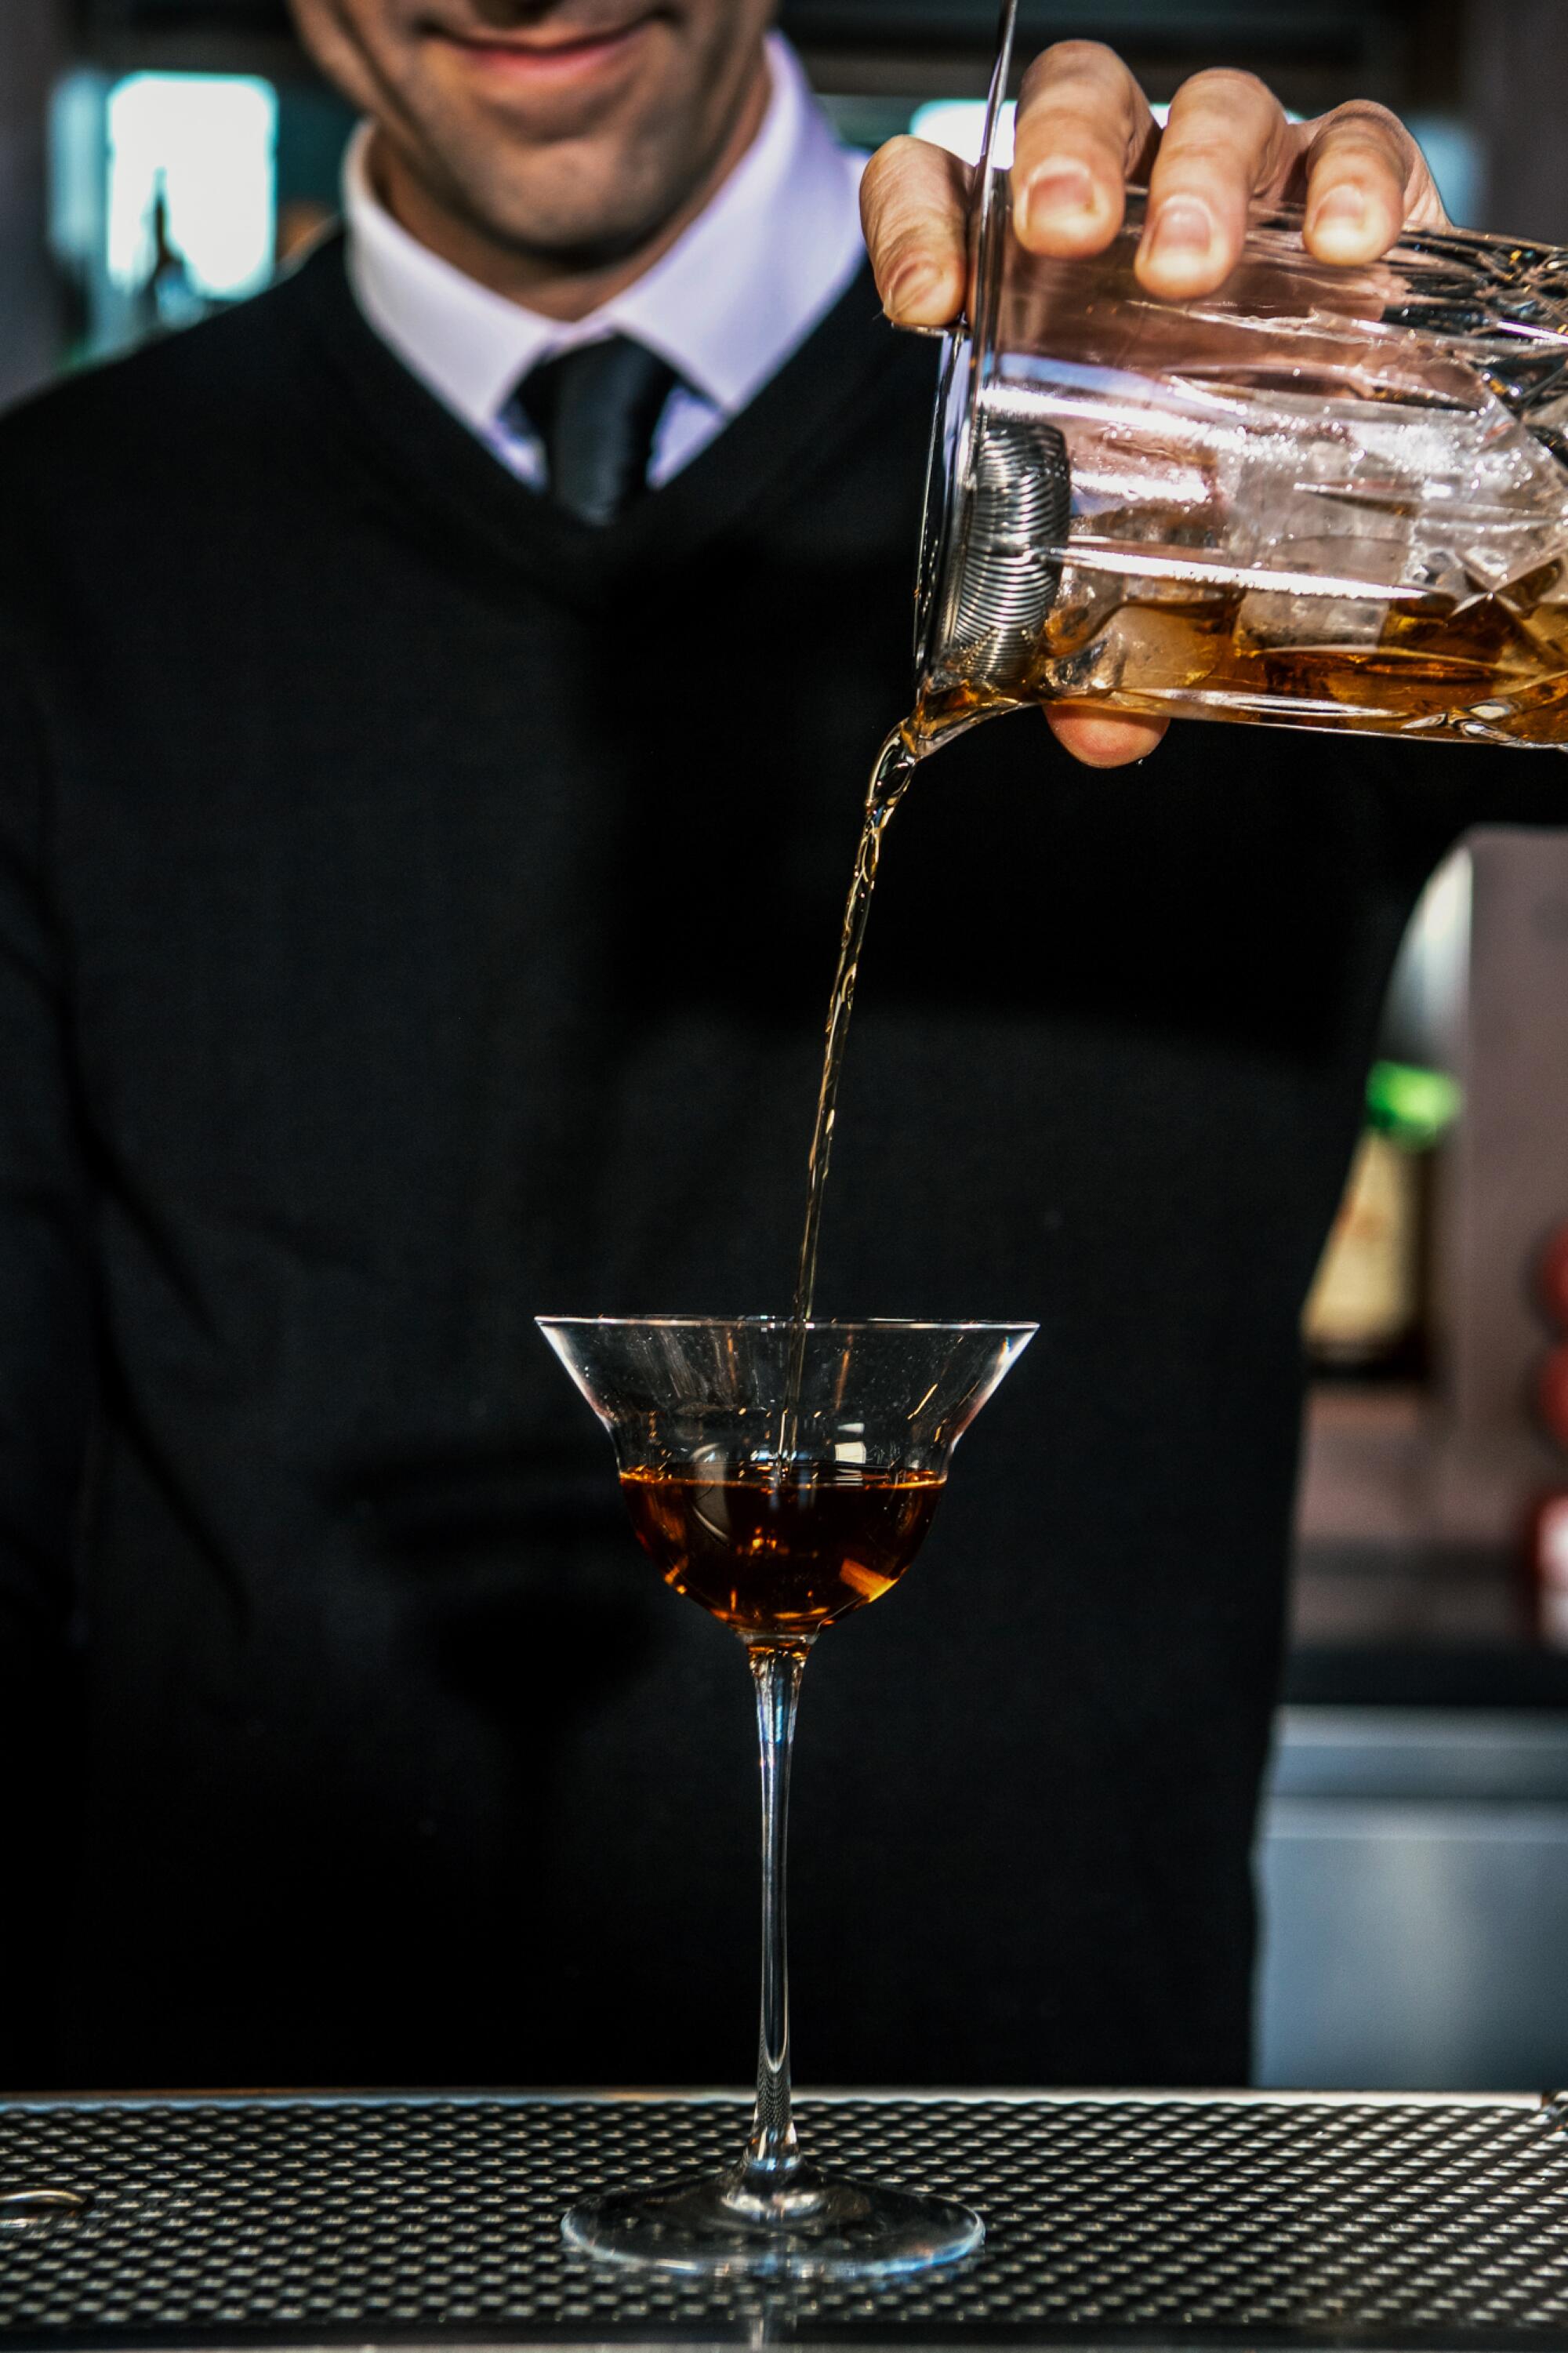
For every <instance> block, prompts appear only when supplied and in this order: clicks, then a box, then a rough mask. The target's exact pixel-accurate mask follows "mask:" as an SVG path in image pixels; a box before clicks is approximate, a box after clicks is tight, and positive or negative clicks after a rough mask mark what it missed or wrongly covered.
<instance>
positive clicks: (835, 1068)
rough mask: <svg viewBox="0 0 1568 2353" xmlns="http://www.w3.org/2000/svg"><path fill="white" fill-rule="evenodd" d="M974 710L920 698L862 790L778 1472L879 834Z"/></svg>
mask: <svg viewBox="0 0 1568 2353" xmlns="http://www.w3.org/2000/svg"><path fill="white" fill-rule="evenodd" d="M973 715H974V714H972V713H970V712H968V711H963V712H956V711H955V712H951V713H950V712H946V711H945V710H940V709H937V708H931V707H928V705H927V703H926V702H925V700H924V698H923V697H922V699H921V702H919V703H917V705H916V707H915V710H914V712H913V713H912V715H911V716H910V718H908V719H904V720H900V723H899V724H898V726H897V727H895V728H894V729H893V731H892V733H890V734H889V736H888V738H887V741H886V742H885V743H884V744H883V745H882V748H881V750H880V751H879V753H878V754H877V757H876V760H875V763H874V764H873V765H872V769H871V777H870V782H869V783H868V786H867V787H866V805H865V814H864V816H863V818H862V820H861V825H860V839H859V842H858V845H857V848H856V851H855V864H854V868H853V871H852V872H851V874H850V878H849V895H848V897H847V900H846V902H845V905H844V926H843V930H842V931H841V933H840V934H839V941H838V963H837V968H836V970H835V972H834V976H833V994H832V996H831V997H830V998H829V1000H828V1007H827V1030H826V1039H825V1041H824V1045H823V1054H822V1082H821V1084H820V1086H819V1088H818V1090H817V1097H816V1121H815V1123H814V1124H813V1127H812V1132H811V1152H810V1155H809V1157H808V1159H807V1161H806V1189H805V1226H804V1228H803V1229H802V1233H801V1238H800V1259H799V1263H798V1266H797V1269H796V1273H795V1302H794V1305H793V1307H792V1309H791V1313H790V1324H791V1330H792V1337H791V1342H790V1353H789V1367H788V1374H787V1377H786V1380H785V1384H784V1411H783V1415H782V1417H781V1427H780V1431H779V1450H778V1456H779V1469H780V1472H781V1474H783V1473H784V1472H786V1471H787V1468H788V1466H789V1464H790V1463H791V1462H792V1461H794V1458H795V1451H796V1447H797V1443H798V1428H797V1425H798V1420H799V1406H800V1384H801V1376H802V1372H803V1370H804V1367H805V1335H806V1326H807V1324H809V1323H810V1321H811V1311H812V1305H813V1302H814V1299H815V1297H816V1253H817V1245H818V1242H819V1240H820V1239H821V1233H822V1205H823V1201H824V1198H826V1191H827V1170H828V1164H829V1162H830V1161H831V1159H832V1156H833V1129H834V1122H835V1119H836V1118H837V1109H838V1082H839V1079H840V1076H841V1075H842V1072H843V1068H844V1049H845V1045H846V1042H847V1039H848V1035H849V1016H850V1013H851V1012H852V1010H853V1008H854V1004H855V983H856V981H857V979H858V976H859V971H860V958H861V955H862V953H863V951H864V948H865V944H866V926H867V923H868V921H869V920H870V914H871V900H872V896H873V894H874V892H875V891H876V887H877V870H878V868H879V865H880V863H881V858H882V842H883V838H884V836H885V835H886V832H887V829H888V824H889V819H890V818H891V817H892V814H893V811H894V810H895V809H896V808H897V807H898V806H899V803H900V801H901V800H902V799H903V797H904V795H905V793H906V792H907V791H908V790H909V787H910V780H911V778H912V777H913V776H914V773H915V770H916V768H917V767H919V765H920V764H921V761H922V760H924V759H925V758H926V757H927V756H928V755H929V754H931V752H932V751H934V750H935V749H936V747H937V745H938V744H939V743H940V742H941V741H942V738H943V736H945V735H947V734H949V733H957V732H959V730H960V729H961V728H962V727H963V725H964V724H966V723H972V719H973Z"/></svg>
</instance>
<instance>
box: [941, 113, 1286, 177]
mask: <svg viewBox="0 0 1568 2353" xmlns="http://www.w3.org/2000/svg"><path fill="white" fill-rule="evenodd" d="M1017 111H1018V110H1017V108H1016V106H1015V105H1014V103H1013V101H1012V100H1011V99H1009V100H1007V103H1006V105H1005V107H1004V108H1003V109H1002V119H1001V121H1000V122H998V124H997V125H996V149H995V160H996V164H997V165H998V167H999V169H1001V170H1003V171H1005V170H1006V168H1007V166H1008V165H1009V164H1011V163H1012V161H1013V118H1014V116H1015V115H1016V113H1017ZM1149 111H1150V112H1151V113H1152V116H1153V118H1154V120H1155V121H1156V122H1158V123H1161V124H1163V122H1164V120H1165V117H1166V116H1167V115H1168V114H1169V113H1170V111H1171V110H1170V108H1169V107H1168V106H1164V105H1161V106H1153V107H1151V108H1150V110H1149ZM1286 118H1287V120H1288V121H1291V122H1300V120H1301V117H1300V115H1299V114H1294V113H1291V112H1290V111H1289V108H1287V109H1286ZM910 130H911V131H912V132H914V135H915V137H916V138H917V139H929V140H930V141H931V145H932V146H933V147H945V148H946V149H947V151H948V153H949V154H951V155H958V156H961V157H962V158H963V162H964V163H966V164H978V163H979V161H980V142H981V141H982V139H983V138H984V135H985V100H984V99H983V98H936V99H932V100H931V102H930V103H929V105H926V106H917V107H916V109H915V111H914V112H913V114H911V115H910Z"/></svg>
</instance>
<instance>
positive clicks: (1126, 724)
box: [1046, 702, 1170, 768]
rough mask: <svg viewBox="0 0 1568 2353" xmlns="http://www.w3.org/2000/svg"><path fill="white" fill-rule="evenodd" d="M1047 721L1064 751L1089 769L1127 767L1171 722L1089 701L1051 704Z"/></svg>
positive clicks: (1148, 750) (1144, 754)
mask: <svg viewBox="0 0 1568 2353" xmlns="http://www.w3.org/2000/svg"><path fill="white" fill-rule="evenodd" d="M1046 722H1047V725H1048V726H1049V728H1050V731H1051V733H1052V734H1053V735H1054V736H1055V737H1056V739H1057V742H1058V744H1060V745H1061V747H1062V749H1063V751H1064V752H1070V753H1071V754H1072V756H1073V758H1074V759H1075V760H1081V761H1082V763H1083V765H1084V766H1085V767H1086V768H1124V767H1125V766H1126V765H1127V764H1128V762H1129V761H1130V760H1142V759H1144V758H1146V757H1147V756H1148V754H1150V753H1151V752H1152V750H1153V749H1154V746H1155V744H1157V743H1158V742H1159V741H1160V738H1161V737H1162V735H1163V733H1164V732H1165V730H1166V728H1167V727H1168V726H1169V725H1170V721H1169V720H1168V719H1132V718H1129V717H1125V716H1123V715H1122V713H1121V712H1109V711H1097V710H1095V709H1094V708H1093V706H1092V705H1091V704H1089V703H1087V702H1078V703H1073V702H1053V703H1049V704H1047V709H1046Z"/></svg>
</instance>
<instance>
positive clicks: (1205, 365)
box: [916, 5, 1568, 745]
mask: <svg viewBox="0 0 1568 2353" xmlns="http://www.w3.org/2000/svg"><path fill="white" fill-rule="evenodd" d="M1014 13H1015V10H1014V7H1013V6H1012V5H1009V6H1008V7H1006V8H1005V10H1004V14H1003V26H1002V37H1001V42H1000V46H999V55H998V59H997V69H996V73H995V76H994V81H993V86H992V92H991V100H990V104H989V109H988V112H987V118H986V131H985V145H984V155H983V158H982V162H981V165H980V169H979V172H978V174H977V176H976V182H975V198H974V221H973V248H972V269H971V283H970V295H969V301H968V306H967V316H966V320H965V322H963V325H962V326H961V327H960V329H959V330H958V331H956V332H955V333H954V334H953V335H952V337H950V339H949V341H948V344H947V349H946V354H945V361H944V365H943V369H942V383H941V390H940V393H939V397H938V406H937V416H936V423H935V429H934V433H933V438H932V450H931V477H930V481H929V484H928V490H927V501H926V522H925V529H924V533H923V545H922V554H921V588H920V597H919V621H918V628H917V640H916V659H917V665H918V670H919V675H920V681H921V717H922V720H923V723H924V724H925V726H926V727H927V729H928V731H929V732H930V733H933V734H934V733H940V732H942V731H944V730H946V729H949V728H952V727H954V726H962V725H963V724H966V723H970V722H972V721H973V720H975V719H979V718H984V717H985V716H987V715H988V714H989V713H990V712H994V711H998V710H1005V709H1009V708H1012V707H1015V706H1016V705H1017V704H1018V703H1020V702H1046V701H1050V700H1054V699H1058V698H1061V699H1067V700H1071V701H1075V702H1108V703H1112V704H1114V705H1115V706H1116V707H1117V708H1119V709H1121V710H1128V711H1134V712H1144V713H1147V714H1149V715H1151V716H1154V717H1159V718H1166V717H1173V716H1177V715H1182V714H1184V715H1187V716H1189V717H1198V718H1206V719H1254V720H1265V721H1271V722H1275V723H1289V724H1295V725H1304V726H1318V727H1323V726H1333V727H1358V728H1365V729H1371V730H1373V731H1376V732H1380V733H1399V734H1406V735H1412V736H1415V737H1416V738H1420V737H1424V736H1432V737H1436V738H1438V739H1444V738H1447V739H1462V740H1472V741H1484V742H1490V743H1500V744H1559V745H1561V744H1563V743H1564V742H1568V251H1563V250H1561V249H1558V248H1552V247H1549V246H1542V245H1533V244H1531V245H1527V244H1523V243H1521V242H1519V241H1517V240H1514V239H1510V238H1506V237H1480V236H1475V235H1472V234H1469V233H1468V232H1466V231H1463V230H1458V229H1442V230H1411V231H1408V232H1407V233H1406V234H1405V236H1404V237H1402V238H1401V240H1400V242H1399V244H1398V245H1397V246H1395V248H1394V250H1393V251H1392V252H1391V253H1390V254H1389V255H1388V256H1387V257H1386V258H1385V259H1384V260H1383V261H1381V262H1379V263H1376V264H1374V265H1373V266H1371V267H1368V268H1366V269H1349V270H1346V269H1332V268H1331V267H1329V266H1328V265H1326V264H1324V263H1320V262H1317V261H1315V260H1313V259H1311V257H1310V255H1309V254H1308V253H1307V252H1306V250H1305V248H1303V246H1302V243H1301V237H1300V216H1298V215H1296V214H1294V213H1290V212H1285V211H1278V212H1272V213H1269V214H1267V215H1260V216H1258V218H1257V219H1256V220H1255V222H1254V225H1253V227H1252V229H1251V232H1250V235H1249V237H1248V239H1247V248H1246V251H1245V254H1244V256H1243V259H1242V261H1241V263H1240V266H1239V267H1238V268H1237V270H1236V271H1235V272H1234V273H1233V274H1232V276H1231V277H1230V278H1229V279H1228V280H1226V284H1225V285H1224V287H1223V288H1221V290H1219V292H1218V293H1217V294H1214V295H1210V296H1205V297H1202V298H1199V299H1197V300H1194V301H1189V302H1184V303H1168V302H1160V301H1155V300H1153V298H1152V296H1150V295H1148V294H1146V293H1145V292H1144V291H1143V290H1142V288H1141V287H1140V286H1139V284H1138V282H1137V280H1136V279H1135V277H1134V275H1133V269H1132V260H1133V254H1134V251H1135V249H1136V247H1137V243H1138V239H1139V236H1140V234H1141V232H1142V222H1143V197H1142V193H1141V192H1139V191H1136V190H1134V191H1132V192H1131V194H1130V197H1129V203H1128V214H1127V223H1126V226H1125V227H1124V229H1123V230H1122V232H1121V235H1120V236H1119V237H1117V239H1116V241H1115V242H1114V244H1113V245H1112V246H1111V247H1110V250H1109V251H1108V252H1107V253H1105V254H1104V255H1102V256H1100V258H1098V259H1094V260H1089V261H1083V260H1077V261H1056V260H1047V259H1039V258H1038V257H1036V256H1034V255H1030V254H1027V253H1026V252H1025V251H1024V249H1023V248H1021V247H1020V245H1019V244H1018V242H1017V240H1016V237H1015V236H1014V233H1013V229H1012V225H1011V214H1012V207H1011V191H1010V188H1009V185H1008V177H1007V174H1006V173H1005V172H1004V171H1000V170H997V169H996V168H994V164H993V160H992V159H993V155H994V149H995V140H996V132H997V127H998V121H999V118H1000V110H1001V101H1002V99H1003V96H1004V93H1005V88H1006V83H1007V76H1008V70H1009V64H1010V55H1011V48H1012V39H1013V17H1014Z"/></svg>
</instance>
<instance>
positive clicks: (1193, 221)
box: [1149, 196, 1214, 262]
mask: <svg viewBox="0 0 1568 2353" xmlns="http://www.w3.org/2000/svg"><path fill="white" fill-rule="evenodd" d="M1213 243H1214V223H1213V221H1212V220H1211V219H1210V218H1209V216H1208V212H1207V209H1206V207H1205V206H1203V205H1200V204H1198V203H1196V202H1194V199H1193V198H1192V197H1190V196H1173V197H1172V198H1171V200H1170V202H1169V203H1168V204H1164V205H1162V206H1161V207H1160V210H1159V212H1158V214H1157V215H1156V216H1155V220H1154V234H1153V237H1152V239H1151V240H1150V245H1149V257H1150V259H1151V260H1153V261H1162V262H1163V261H1202V260H1204V259H1205V258H1206V256H1207V254H1208V250H1209V248H1210V246H1211V245H1212V244H1213Z"/></svg>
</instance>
